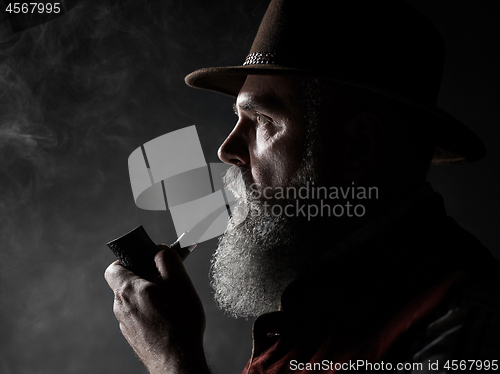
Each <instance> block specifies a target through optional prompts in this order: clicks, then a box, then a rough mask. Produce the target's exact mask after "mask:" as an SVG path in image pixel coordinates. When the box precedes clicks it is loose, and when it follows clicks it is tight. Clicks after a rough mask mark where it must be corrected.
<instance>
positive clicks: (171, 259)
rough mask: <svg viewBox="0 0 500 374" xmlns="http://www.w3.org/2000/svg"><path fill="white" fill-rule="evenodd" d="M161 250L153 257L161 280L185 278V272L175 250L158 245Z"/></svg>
mask: <svg viewBox="0 0 500 374" xmlns="http://www.w3.org/2000/svg"><path fill="white" fill-rule="evenodd" d="M158 248H161V250H160V251H159V252H158V253H157V254H156V256H155V263H156V268H157V269H158V272H159V273H160V276H161V278H162V279H167V278H170V279H172V278H174V277H177V276H186V270H185V268H184V265H183V264H182V261H181V259H180V257H179V255H178V254H177V252H176V251H175V250H173V249H172V248H169V246H168V245H165V244H160V245H158Z"/></svg>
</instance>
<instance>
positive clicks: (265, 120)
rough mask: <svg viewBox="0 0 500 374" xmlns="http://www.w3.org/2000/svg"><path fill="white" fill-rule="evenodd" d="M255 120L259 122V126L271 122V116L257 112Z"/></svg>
mask: <svg viewBox="0 0 500 374" xmlns="http://www.w3.org/2000/svg"><path fill="white" fill-rule="evenodd" d="M255 121H256V122H257V124H258V125H259V126H262V125H265V124H266V123H268V122H270V121H269V118H267V117H266V116H263V115H262V114H259V113H257V114H256V115H255Z"/></svg>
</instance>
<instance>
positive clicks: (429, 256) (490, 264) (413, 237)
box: [244, 191, 500, 374]
mask: <svg viewBox="0 0 500 374" xmlns="http://www.w3.org/2000/svg"><path fill="white" fill-rule="evenodd" d="M421 195H422V194H421ZM339 253H340V254H339ZM499 276H500V270H499V265H498V262H497V261H496V260H495V259H494V258H493V257H492V256H491V255H490V253H489V251H488V250H487V249H486V248H485V247H484V246H483V245H482V244H481V243H480V242H479V241H478V240H477V239H476V238H475V237H474V236H473V235H471V234H470V233H468V232H467V231H465V230H464V229H462V228H461V227H460V226H458V224H457V223H456V222H455V221H454V220H453V219H452V218H450V217H448V216H447V215H446V213H445V210H444V203H443V199H442V197H441V195H439V194H438V193H435V192H433V191H431V192H430V193H427V194H424V195H422V196H420V198H417V199H413V202H412V203H411V204H408V206H407V207H405V208H403V209H399V210H398V209H396V210H395V211H393V212H388V213H387V214H386V215H385V216H384V217H381V218H380V219H377V220H376V222H374V223H372V224H370V225H368V226H366V227H364V228H363V229H362V230H360V231H358V232H357V233H355V234H354V235H351V237H349V238H348V239H347V240H346V241H344V242H343V243H341V244H339V245H338V246H337V247H336V249H335V250H334V251H332V253H327V255H326V256H325V257H324V258H322V260H321V261H320V262H319V263H318V264H317V265H316V266H315V267H314V268H313V270H312V271H310V272H309V273H307V274H304V275H303V276H302V277H300V278H298V279H297V280H295V281H294V282H292V284H290V285H289V286H288V287H287V289H286V290H285V292H284V293H283V295H282V302H281V310H280V311H278V312H274V313H269V314H266V315H263V316H260V317H259V318H257V319H256V321H255V323H254V328H253V335H254V337H253V338H254V347H253V354H252V358H251V359H250V361H249V363H248V364H247V366H246V368H245V370H244V373H246V372H248V373H268V374H277V373H301V372H315V373H316V372H317V373H334V372H337V371H338V369H343V371H351V370H353V371H354V370H356V371H360V372H369V371H377V372H380V371H385V370H391V371H393V372H397V370H396V369H401V370H400V371H399V372H412V371H413V370H414V369H417V371H416V372H426V371H429V372H434V373H437V372H438V371H437V370H436V367H435V362H438V364H439V365H440V368H443V367H444V366H445V365H446V363H447V362H448V365H447V366H448V367H449V372H457V371H458V369H459V367H457V366H456V365H457V364H458V363H459V361H453V362H452V361H451V360H483V361H484V360H489V364H488V365H489V366H490V367H491V365H492V364H493V360H497V361H496V364H497V365H500V291H499V290H500V288H499V284H500V281H499ZM483 361H481V366H482V367H484V365H486V364H485V362H483ZM376 363H378V366H373V365H374V364H376ZM404 363H406V366H404V365H402V364H404ZM398 364H399V365H398ZM415 364H417V365H415ZM418 364H421V365H422V366H418ZM431 364H432V365H433V366H430V365H431ZM452 364H455V366H453V368H452ZM474 364H477V363H474V362H470V361H468V362H467V365H468V366H467V368H468V369H472V367H471V365H474ZM370 365H371V366H370ZM381 365H385V366H381ZM388 365H391V366H388ZM412 365H413V366H412ZM478 365H479V364H478ZM478 367H479V366H477V367H476V368H478ZM462 368H464V365H463V362H462ZM492 368H494V366H493V367H492ZM492 368H490V372H491V369H492ZM420 369H421V370H420ZM453 369H456V370H453ZM498 370H500V368H498ZM466 371H468V372H471V371H473V370H466ZM443 372H446V370H445V371H443Z"/></svg>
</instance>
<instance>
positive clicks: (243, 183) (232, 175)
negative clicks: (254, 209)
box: [222, 165, 255, 200]
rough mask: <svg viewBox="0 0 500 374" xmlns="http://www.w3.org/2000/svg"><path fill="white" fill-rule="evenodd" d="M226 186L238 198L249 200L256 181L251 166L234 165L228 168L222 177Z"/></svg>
mask: <svg viewBox="0 0 500 374" xmlns="http://www.w3.org/2000/svg"><path fill="white" fill-rule="evenodd" d="M222 181H223V183H224V186H225V187H226V188H227V189H228V190H229V191H231V192H232V193H233V194H234V195H235V197H236V198H237V199H241V200H248V198H249V196H250V195H251V191H252V188H255V182H254V179H253V176H252V172H251V170H250V169H249V168H246V167H240V166H236V165H233V166H231V167H230V168H229V169H227V171H226V174H225V175H224V177H223V178H222Z"/></svg>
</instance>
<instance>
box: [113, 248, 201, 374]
mask: <svg viewBox="0 0 500 374" xmlns="http://www.w3.org/2000/svg"><path fill="white" fill-rule="evenodd" d="M159 247H161V249H162V250H161V251H160V252H159V253H158V254H157V255H156V257H155V262H156V266H157V268H158V271H159V273H160V275H159V276H158V277H157V278H156V279H155V280H153V281H149V280H146V279H143V278H140V277H139V276H137V275H135V274H134V273H132V272H131V271H129V270H127V269H125V268H124V267H123V266H121V265H120V264H119V262H118V261H115V262H113V263H112V264H111V265H110V266H109V267H108V268H107V269H106V272H105V278H106V280H107V282H108V284H109V286H110V287H111V289H112V290H113V292H114V293H115V300H114V306H113V311H114V313H115V315H116V318H117V319H118V321H119V322H120V330H121V332H122V334H123V336H124V337H125V339H127V341H128V343H129V344H130V345H131V347H132V348H133V349H134V351H135V353H136V354H137V356H138V357H139V359H140V360H141V361H142V362H143V363H144V365H145V366H146V367H147V368H148V369H149V371H150V373H200V374H203V373H208V368H207V364H206V361H205V357H204V353H203V331H204V328H205V315H204V312H203V306H202V304H201V301H200V299H199V297H198V295H197V294H196V291H195V289H194V287H193V284H192V283H191V280H190V279H189V276H188V275H187V273H186V271H185V269H184V266H183V265H182V262H181V260H180V258H179V256H178V255H177V253H176V252H175V251H173V250H172V249H170V248H168V246H166V245H160V246H159Z"/></svg>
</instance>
